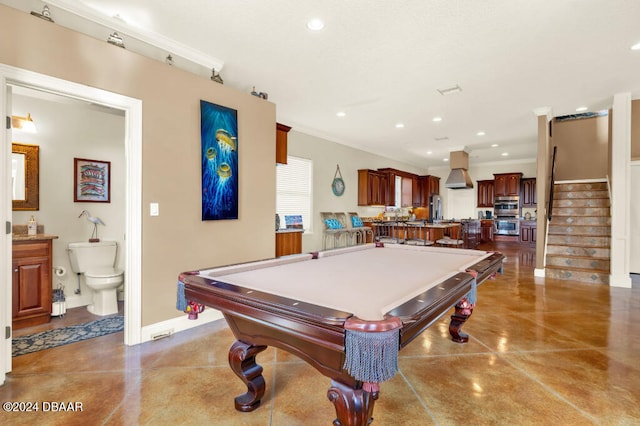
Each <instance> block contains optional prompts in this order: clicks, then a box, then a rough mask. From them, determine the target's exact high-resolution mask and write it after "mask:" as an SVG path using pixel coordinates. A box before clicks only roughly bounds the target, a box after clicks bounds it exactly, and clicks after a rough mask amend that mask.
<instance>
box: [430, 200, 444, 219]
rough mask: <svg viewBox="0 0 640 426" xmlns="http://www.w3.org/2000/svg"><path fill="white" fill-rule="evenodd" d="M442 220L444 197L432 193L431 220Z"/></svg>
mask: <svg viewBox="0 0 640 426" xmlns="http://www.w3.org/2000/svg"><path fill="white" fill-rule="evenodd" d="M434 220H442V198H440V196H439V195H436V194H434V195H432V196H431V198H430V199H429V221H430V222H433V221H434Z"/></svg>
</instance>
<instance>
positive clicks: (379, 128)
mask: <svg viewBox="0 0 640 426" xmlns="http://www.w3.org/2000/svg"><path fill="white" fill-rule="evenodd" d="M0 3H3V4H7V5H9V6H12V7H15V8H17V9H20V10H24V11H27V12H29V11H38V12H39V11H41V10H42V8H43V5H44V4H45V3H46V4H47V5H48V7H49V8H50V10H51V17H52V18H53V19H54V21H55V22H56V24H59V25H63V26H66V27H69V28H73V29H75V30H78V31H81V32H84V33H86V34H89V35H91V36H93V37H96V38H99V39H104V40H106V39H107V37H108V35H109V34H110V33H112V32H113V31H114V30H117V31H118V33H119V34H120V35H121V36H122V38H123V39H124V43H125V46H126V48H127V49H129V50H133V51H137V52H139V53H142V54H145V55H147V56H151V57H154V58H156V59H158V60H164V58H165V57H166V55H167V54H171V55H172V57H173V59H174V66H177V67H181V68H185V69H188V70H190V71H193V72H196V73H200V74H202V75H203V76H207V77H209V76H210V75H211V68H216V72H218V71H219V72H220V75H221V77H222V78H223V79H224V84H225V85H228V86H232V87H234V88H236V89H238V90H240V91H244V92H247V93H248V92H251V90H252V88H253V87H254V86H255V90H256V91H257V92H266V93H268V100H269V101H271V102H274V103H275V104H276V105H277V120H278V121H279V122H281V123H283V124H286V125H289V126H292V127H293V128H294V129H295V130H298V131H300V132H303V133H307V134H310V135H314V136H319V137H322V138H325V139H328V140H330V141H334V142H337V143H341V144H344V145H348V146H351V147H355V148H359V149H362V150H365V151H369V152H373V153H376V154H379V155H382V156H385V157H389V158H392V159H395V160H398V161H402V162H406V163H409V164H413V165H415V166H418V167H424V168H427V167H434V166H442V165H443V164H444V163H443V159H445V158H448V157H449V152H451V151H457V150H461V149H465V150H466V151H468V152H469V162H470V164H471V165H474V164H483V163H492V162H501V161H502V162H505V161H508V162H514V161H516V162H517V161H535V157H536V140H537V119H536V112H538V113H539V112H540V111H541V110H542V109H544V108H550V111H551V112H550V113H551V115H552V116H561V115H569V114H576V108H578V107H586V108H587V110H588V111H591V112H596V111H599V110H602V109H606V108H609V107H610V106H611V103H612V97H613V95H614V94H617V93H624V92H630V93H631V94H632V98H634V99H636V98H639V97H640V50H632V49H631V46H632V45H634V44H636V43H638V42H640V25H639V24H638V22H640V1H638V0H483V1H474V0H447V1H445V0H350V1H345V0H324V1H315V0H295V1H291V0H287V1H285V0H270V1H264V0H262V1H261V0H217V1H216V0H189V1H182V2H176V1H171V0H46V1H39V0H0ZM311 18H321V19H322V20H323V21H324V29H322V30H321V31H315V32H314V31H311V30H309V29H308V28H307V26H306V24H307V22H308V20H309V19H311ZM34 19H36V18H34ZM150 45H155V46H159V47H155V48H153V47H151V46H150ZM212 84H217V83H214V82H212ZM456 86H458V87H460V88H461V91H459V92H457V93H453V94H449V95H442V94H440V92H439V91H438V90H442V89H447V88H451V87H456ZM339 112H343V113H344V116H343V117H339V116H337V113H339ZM434 117H440V118H441V119H442V120H441V121H440V122H434V121H433V118H434ZM400 123H401V124H402V125H403V126H404V127H397V125H398V124H400ZM478 132H484V135H480V136H479V135H478ZM492 145H497V147H495V146H492ZM504 153H507V154H508V155H503V154H504Z"/></svg>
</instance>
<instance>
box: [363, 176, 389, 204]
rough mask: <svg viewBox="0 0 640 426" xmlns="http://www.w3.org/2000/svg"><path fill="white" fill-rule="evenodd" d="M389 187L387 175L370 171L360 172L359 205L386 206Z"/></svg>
mask: <svg viewBox="0 0 640 426" xmlns="http://www.w3.org/2000/svg"><path fill="white" fill-rule="evenodd" d="M388 186H389V185H388V175H387V174H386V173H381V172H378V171H375V170H368V169H362V170H358V205H359V206H384V205H386V204H387V191H388Z"/></svg>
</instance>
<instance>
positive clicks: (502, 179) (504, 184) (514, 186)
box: [493, 173, 522, 197]
mask: <svg viewBox="0 0 640 426" xmlns="http://www.w3.org/2000/svg"><path fill="white" fill-rule="evenodd" d="M493 177H494V179H493V180H494V188H493V189H494V195H495V196H496V197H505V196H518V195H520V178H521V177H522V173H500V174H494V175H493Z"/></svg>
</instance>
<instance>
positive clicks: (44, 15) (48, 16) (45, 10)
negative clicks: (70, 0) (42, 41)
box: [31, 4, 53, 22]
mask: <svg viewBox="0 0 640 426" xmlns="http://www.w3.org/2000/svg"><path fill="white" fill-rule="evenodd" d="M31 14H32V15H33V16H37V17H38V18H40V19H44V20H45V21H49V22H53V19H51V12H50V11H49V6H47V5H46V4H45V5H44V7H43V8H42V12H35V11H31Z"/></svg>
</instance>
